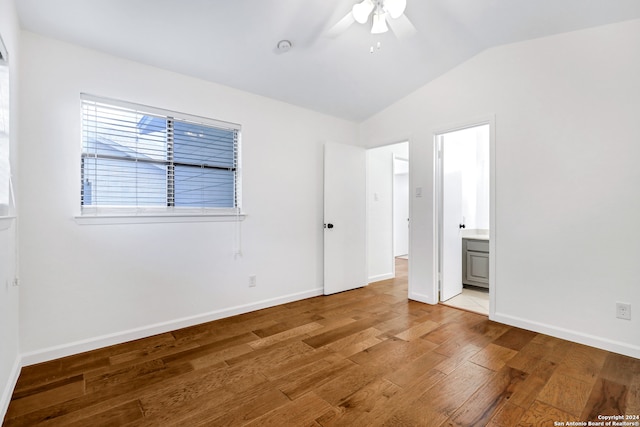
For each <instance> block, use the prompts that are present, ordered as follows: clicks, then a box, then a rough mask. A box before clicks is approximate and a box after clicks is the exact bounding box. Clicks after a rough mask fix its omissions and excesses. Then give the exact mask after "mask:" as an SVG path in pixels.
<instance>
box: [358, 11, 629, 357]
mask: <svg viewBox="0 0 640 427" xmlns="http://www.w3.org/2000/svg"><path fill="white" fill-rule="evenodd" d="M639 75H640V20H634V21H628V22H624V23H620V24H614V25H608V26H602V27H598V28H593V29H588V30H583V31H577V32H571V33H566V34H561V35H557V36H553V37H547V38H541V39H537V40H532V41H527V42H522V43H517V44H511V45H507V46H502V47H498V48H494V49H491V50H488V51H486V52H484V53H482V54H479V55H477V56H476V57H474V58H472V59H471V60H469V61H467V62H466V63H464V64H462V65H460V66H459V67H457V68H456V69H454V70H452V71H451V72H449V73H447V74H445V75H444V76H442V77H441V78H439V79H437V80H435V81H433V82H431V83H430V84H428V85H426V86H424V87H423V88H421V89H420V90H418V91H416V92H414V93H412V94H411V95H409V96H407V97H406V98H404V99H403V100H401V101H400V102H398V103H396V104H394V105H393V106H391V107H389V108H388V109H386V110H385V111H383V112H381V113H380V114H378V115H376V116H374V117H372V118H370V119H369V120H367V121H366V122H364V123H363V124H362V125H361V129H360V130H361V139H362V141H363V142H364V143H366V144H368V145H369V146H377V145H380V144H382V143H384V142H385V141H393V140H397V139H398V138H400V137H402V136H403V135H407V134H410V135H412V138H411V144H410V147H411V161H412V168H411V170H412V172H411V173H412V182H413V184H412V185H413V186H414V188H415V187H422V189H423V196H422V197H420V198H417V197H414V198H413V200H412V215H411V217H412V228H411V230H412V240H411V241H412V246H411V259H410V296H411V297H412V298H415V299H419V300H422V301H428V302H435V295H436V294H435V285H434V283H433V255H434V254H433V249H434V246H433V230H434V224H433V194H432V189H433V165H434V160H433V132H434V131H435V130H437V129H442V128H444V127H445V126H448V125H455V124H459V123H463V122H469V121H472V120H473V119H474V118H476V117H486V116H487V115H488V114H495V123H496V125H495V132H496V134H495V135H496V136H495V150H496V152H495V159H496V160H495V162H496V164H495V174H496V175H495V180H496V194H495V218H494V219H495V230H492V234H493V238H494V242H495V251H494V253H493V254H492V257H494V259H495V269H496V271H494V272H493V273H492V274H493V275H494V276H493V279H494V285H495V288H494V292H495V304H493V306H492V310H493V312H492V313H493V314H492V318H494V319H496V320H498V321H501V322H505V323H509V324H512V325H519V326H523V327H526V328H529V329H533V330H537V331H541V332H545V333H550V334H552V335H555V336H559V337H564V338H567V339H571V340H576V341H579V342H583V343H587V344H591V345H596V346H598V347H601V348H605V349H609V350H612V351H617V352H620V353H624V354H627V355H631V356H634V357H640V316H639V315H637V314H635V315H634V317H633V319H632V320H631V321H627V320H620V319H616V318H615V302H616V301H623V302H628V303H631V304H632V306H633V307H636V308H637V307H640V282H639V279H638V274H637V268H636V266H637V264H638V259H640V233H638V225H637V221H638V218H640V197H637V194H638V189H637V185H638V183H640V168H639V167H638V163H639V162H640V144H638V141H639V140H640V120H638V112H639V111H640V79H638V76H639ZM413 191H415V190H412V193H413ZM632 310H636V311H633V313H637V311H638V310H637V309H633V308H632Z"/></svg>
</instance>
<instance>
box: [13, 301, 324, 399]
mask: <svg viewBox="0 0 640 427" xmlns="http://www.w3.org/2000/svg"><path fill="white" fill-rule="evenodd" d="M322 294H323V289H322V288H318V289H313V290H310V291H305V292H299V293H295V294H289V295H285V296H282V297H278V298H271V299H267V300H262V301H258V302H255V303H251V304H245V305H239V306H235V307H231V308H226V309H223V310H215V311H211V312H209V313H203V314H199V315H196V316H190V317H184V318H180V319H175V320H171V321H167V322H162V323H157V324H154V325H149V326H143V327H140V328H134V329H130V330H127V331H121V332H116V333H113V334H107V335H102V336H99V337H95V338H89V339H86V340H80V341H76V342H71V343H67V344H61V345H58V346H54V347H49V348H45V349H42V350H36V351H31V352H28V353H23V354H22V366H29V365H34V364H36V363H41V362H46V361H49V360H54V359H58V358H61V357H66V356H70V355H73V354H78V353H83V352H85V351H91V350H96V349H98V348H102V347H107V346H110V345H115V344H121V343H123V342H127V341H132V340H137V339H140V338H146V337H150V336H153V335H157V334H163V333H166V332H170V331H174V330H176V329H181V328H186V327H189V326H194V325H198V324H201V323H206V322H211V321H213V320H218V319H223V318H225V317H230V316H235V315H237V314H244V313H248V312H251V311H256V310H261V309H263V308H268V307H273V306H276V305H280V304H286V303H288V302H293V301H299V300H302V299H306V298H311V297H315V296H319V295H322ZM16 379H17V378H16ZM11 390H13V388H12V389H11ZM10 396H11V394H9V397H10Z"/></svg>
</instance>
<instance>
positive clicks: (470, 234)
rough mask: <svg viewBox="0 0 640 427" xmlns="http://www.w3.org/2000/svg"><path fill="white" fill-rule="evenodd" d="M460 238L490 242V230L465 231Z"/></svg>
mask: <svg viewBox="0 0 640 427" xmlns="http://www.w3.org/2000/svg"><path fill="white" fill-rule="evenodd" d="M460 237H462V238H463V239H476V240H489V230H463V231H462V233H461V234H460Z"/></svg>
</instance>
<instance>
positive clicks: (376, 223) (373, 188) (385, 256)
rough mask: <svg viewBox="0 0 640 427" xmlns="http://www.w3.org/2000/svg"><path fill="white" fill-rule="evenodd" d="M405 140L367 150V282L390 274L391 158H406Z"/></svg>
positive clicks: (392, 260)
mask: <svg viewBox="0 0 640 427" xmlns="http://www.w3.org/2000/svg"><path fill="white" fill-rule="evenodd" d="M408 145H409V144H408V143H407V142H403V143H398V144H392V145H386V146H384V147H377V148H372V149H370V150H367V262H368V265H369V281H370V282H375V281H378V280H384V279H389V278H392V277H394V270H395V267H394V258H393V257H394V254H393V157H394V155H395V156H398V157H404V158H407V157H408V150H409V147H408Z"/></svg>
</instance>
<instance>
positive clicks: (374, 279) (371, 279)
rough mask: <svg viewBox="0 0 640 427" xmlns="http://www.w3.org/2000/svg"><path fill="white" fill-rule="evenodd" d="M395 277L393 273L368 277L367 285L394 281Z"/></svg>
mask: <svg viewBox="0 0 640 427" xmlns="http://www.w3.org/2000/svg"><path fill="white" fill-rule="evenodd" d="M395 277H396V275H395V273H394V272H391V273H384V274H376V275H375V276H369V283H373V282H379V281H381V280H388V279H395Z"/></svg>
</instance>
